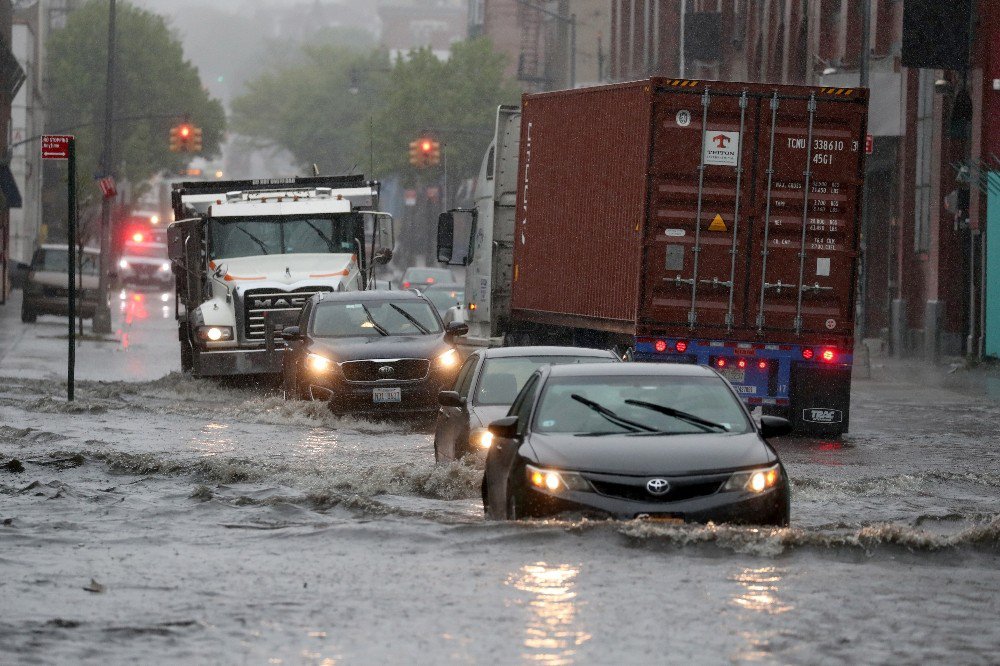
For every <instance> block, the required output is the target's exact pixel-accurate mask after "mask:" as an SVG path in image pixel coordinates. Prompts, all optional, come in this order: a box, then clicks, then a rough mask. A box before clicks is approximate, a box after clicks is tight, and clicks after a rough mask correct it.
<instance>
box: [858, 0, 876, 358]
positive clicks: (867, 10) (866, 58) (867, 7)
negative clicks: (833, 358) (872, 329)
mask: <svg viewBox="0 0 1000 666" xmlns="http://www.w3.org/2000/svg"><path fill="white" fill-rule="evenodd" d="M860 5H861V62H860V63H859V67H858V69H859V70H860V77H859V78H860V81H859V83H860V85H861V87H862V88H871V82H870V79H871V72H870V70H871V31H872V5H871V0H860ZM862 138H863V139H864V138H865V137H862ZM866 143H867V142H866ZM866 171H867V166H866ZM870 226H871V225H870V224H869V222H868V174H867V173H866V174H865V178H864V181H863V182H862V183H861V261H860V264H861V266H860V271H859V273H860V278H861V279H860V280H859V287H858V303H857V322H855V328H856V329H857V331H856V333H857V335H856V337H857V338H858V339H859V340H862V341H863V340H864V339H865V334H866V333H867V332H868V275H869V273H870V271H869V263H870V258H869V256H868V240H869V237H870V236H871V228H870Z"/></svg>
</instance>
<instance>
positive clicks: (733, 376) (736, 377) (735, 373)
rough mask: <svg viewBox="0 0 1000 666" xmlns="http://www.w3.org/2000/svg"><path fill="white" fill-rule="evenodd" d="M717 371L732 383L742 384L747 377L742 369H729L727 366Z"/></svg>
mask: <svg viewBox="0 0 1000 666" xmlns="http://www.w3.org/2000/svg"><path fill="white" fill-rule="evenodd" d="M719 372H720V373H722V376H723V377H725V378H726V379H728V380H729V381H730V382H731V383H733V384H742V383H743V382H745V381H746V379H747V373H746V372H745V371H743V370H730V369H729V368H723V369H722V370H720V371H719Z"/></svg>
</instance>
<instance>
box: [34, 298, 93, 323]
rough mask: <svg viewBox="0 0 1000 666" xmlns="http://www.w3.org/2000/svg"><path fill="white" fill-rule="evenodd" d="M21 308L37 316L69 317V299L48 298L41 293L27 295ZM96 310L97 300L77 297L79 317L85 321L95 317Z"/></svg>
mask: <svg viewBox="0 0 1000 666" xmlns="http://www.w3.org/2000/svg"><path fill="white" fill-rule="evenodd" d="M21 307H22V309H24V310H25V311H26V312H31V313H34V314H36V315H44V314H51V315H60V316H63V317H66V316H69V297H68V296H46V295H44V294H39V293H34V294H32V293H25V294H24V300H23V301H22V303H21ZM95 310H97V300H96V299H93V298H87V299H81V298H80V297H79V296H77V299H76V313H77V315H78V316H80V317H83V318H84V319H90V318H92V317H93V316H94V311H95Z"/></svg>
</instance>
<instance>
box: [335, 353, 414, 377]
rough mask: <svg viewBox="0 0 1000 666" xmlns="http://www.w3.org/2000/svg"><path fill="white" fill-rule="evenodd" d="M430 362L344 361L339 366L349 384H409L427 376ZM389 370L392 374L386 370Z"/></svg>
mask: <svg viewBox="0 0 1000 666" xmlns="http://www.w3.org/2000/svg"><path fill="white" fill-rule="evenodd" d="M428 367H430V361H428V360H427V359H425V358H400V359H395V360H391V361H345V362H344V363H341V364H340V369H341V370H342V371H343V373H344V379H346V380H347V381H349V382H377V381H396V382H409V381H416V380H419V379H423V378H424V377H426V376H427V369H428ZM386 368H391V369H392V372H389V371H388V370H386Z"/></svg>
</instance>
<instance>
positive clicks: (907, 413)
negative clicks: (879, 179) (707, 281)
mask: <svg viewBox="0 0 1000 666" xmlns="http://www.w3.org/2000/svg"><path fill="white" fill-rule="evenodd" d="M123 300H126V301H127V298H126V299H123ZM147 303H148V301H147ZM126 307H128V306H126ZM159 307H162V306H159ZM171 307H172V305H171ZM146 311H147V314H150V310H149V307H148V305H147V306H146ZM122 312H124V311H122ZM153 314H156V311H155V310H154V311H153V313H152V314H150V316H147V317H145V318H140V317H133V319H132V322H131V323H130V324H127V326H126V329H123V330H127V331H128V332H129V333H130V336H129V338H130V344H129V345H128V347H126V346H125V345H124V344H123V343H122V339H121V338H120V337H119V338H118V339H115V340H113V341H108V342H85V343H83V345H84V347H82V348H81V358H91V359H97V360H95V361H84V363H90V364H93V366H87V367H86V368H85V376H89V377H90V378H89V379H86V380H84V381H82V382H81V384H80V386H79V387H78V392H77V395H78V400H77V401H76V403H75V404H72V405H70V404H67V403H66V402H65V400H64V387H63V386H61V385H60V383H59V379H58V377H59V370H60V367H61V366H60V365H59V363H60V360H59V359H60V358H61V357H59V356H57V355H56V354H57V353H58V352H57V351H56V348H55V347H51V346H50V345H52V341H51V340H49V339H47V338H45V337H43V336H41V335H37V334H36V333H35V332H36V331H39V330H42V331H44V330H46V329H45V328H38V327H45V326H51V327H53V329H54V328H55V327H57V326H61V327H62V328H63V329H64V328H65V320H61V319H59V318H51V319H52V321H51V322H48V321H43V319H45V318H43V319H40V320H39V324H37V325H34V326H33V327H28V326H24V327H22V325H21V324H20V322H19V321H17V322H12V321H11V319H10V316H9V315H10V313H9V312H7V313H4V317H5V318H4V319H3V320H2V321H0V324H2V326H3V329H2V330H0V332H2V333H3V334H4V335H3V336H0V337H2V338H3V339H4V340H6V342H0V376H2V377H3V379H2V380H0V569H2V571H3V574H4V575H3V576H2V577H0V654H3V655H5V657H4V659H2V661H3V662H4V663H8V662H9V663H67V662H85V663H97V662H103V663H118V662H144V663H156V662H168V661H172V662H176V661H187V662H191V663H285V664H299V663H316V664H331V663H370V662H373V661H376V660H379V661H386V662H389V663H399V662H401V661H407V662H409V663H428V664H430V663H442V662H446V663H447V662H458V663H468V662H490V663H510V662H518V661H522V662H538V663H547V664H566V663H608V662H610V661H615V662H618V663H649V662H654V663H682V662H692V661H694V662H698V663H704V662H725V661H737V662H764V663H816V662H847V661H849V662H859V661H860V662H869V663H890V662H892V663H897V662H914V661H918V660H921V661H922V660H928V659H930V660H935V661H948V662H953V663H995V662H996V658H997V657H996V655H997V653H998V650H1000V623H998V622H997V621H996V618H997V617H998V616H1000V601H998V599H1000V595H998V591H1000V568H998V564H1000V518H998V515H1000V500H998V495H1000V459H998V458H1000V454H998V452H997V447H996V434H995V429H996V426H995V424H996V423H998V422H1000V403H998V401H997V399H996V398H993V397H990V396H988V395H982V394H981V392H980V393H976V392H975V389H974V388H973V389H970V386H977V385H976V384H974V383H973V384H969V383H963V378H962V376H961V375H962V373H956V375H955V376H952V375H944V374H943V373H940V372H937V371H933V372H927V373H922V372H921V371H920V369H919V367H917V366H913V365H911V364H891V363H883V364H882V365H880V366H879V367H877V368H875V370H874V371H873V376H874V377H875V378H874V379H871V380H867V379H866V380H858V381H856V382H855V392H854V403H853V405H852V417H853V420H854V423H853V428H852V429H853V432H852V433H851V434H850V436H848V437H846V438H845V439H844V440H843V441H841V442H832V441H829V442H827V441H818V440H803V439H787V440H780V441H778V442H777V443H776V447H777V448H778V449H779V452H780V453H781V455H782V458H783V459H784V461H785V463H786V466H787V468H788V472H789V475H790V477H791V479H792V481H793V500H792V512H793V513H792V520H793V526H792V527H791V528H790V529H786V530H770V529H765V530H761V529H753V528H734V527H725V526H718V527H715V526H707V527H703V526H702V527H699V526H683V527H670V526H661V525H655V524H648V523H639V522H622V523H615V522H602V521H596V522H595V521H575V520H562V521H546V522H535V523H527V524H501V523H490V522H485V521H483V519H482V509H481V504H480V502H479V499H478V495H479V480H480V477H481V472H480V470H479V465H478V464H477V463H476V462H475V461H467V462H463V463H455V464H450V465H435V464H434V463H433V448H432V437H431V434H430V429H429V427H428V426H427V425H426V424H421V423H413V422H405V423H397V422H384V423H372V422H368V421H364V420H357V419H350V418H346V419H337V418H335V417H333V416H332V415H330V414H328V413H327V412H326V411H325V409H324V408H323V407H322V406H321V405H318V404H314V403H305V402H288V401H285V400H283V399H282V398H281V396H280V395H278V394H277V392H276V391H275V390H274V389H263V390H262V389H260V388H259V387H255V388H242V387H240V386H239V384H238V383H232V382H229V383H225V384H222V383H218V382H211V381H203V380H192V379H190V378H186V377H183V376H181V375H179V374H177V373H176V372H174V373H170V374H167V372H169V368H167V370H165V371H161V369H162V368H161V366H169V365H170V364H171V363H174V362H175V359H176V350H175V349H174V344H175V340H176V337H175V335H176V334H175V332H174V329H173V319H172V312H171V314H170V318H168V319H163V318H162V317H157V316H153ZM160 314H162V313H160ZM120 321H121V322H123V323H124V322H125V316H124V315H121V317H120ZM22 329H31V330H30V331H29V332H28V333H22V334H20V337H18V338H17V339H18V341H17V342H11V340H13V339H14V338H15V337H17V336H18V334H19V332H21V331H22ZM62 343H63V345H65V340H63V341H62ZM86 345H91V346H90V347H87V346H86ZM114 345H117V347H115V346H114ZM102 346H104V347H103V348H101V347H102ZM46 353H48V354H49V355H48V356H46ZM12 354H13V356H12ZM130 368H131V369H130ZM87 373H89V374H87ZM164 375H165V376H164ZM122 379H128V380H130V381H121V380H122ZM13 460H16V461H17V462H18V464H14V463H13ZM19 467H23V471H16V470H17V469H18V468H19Z"/></svg>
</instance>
